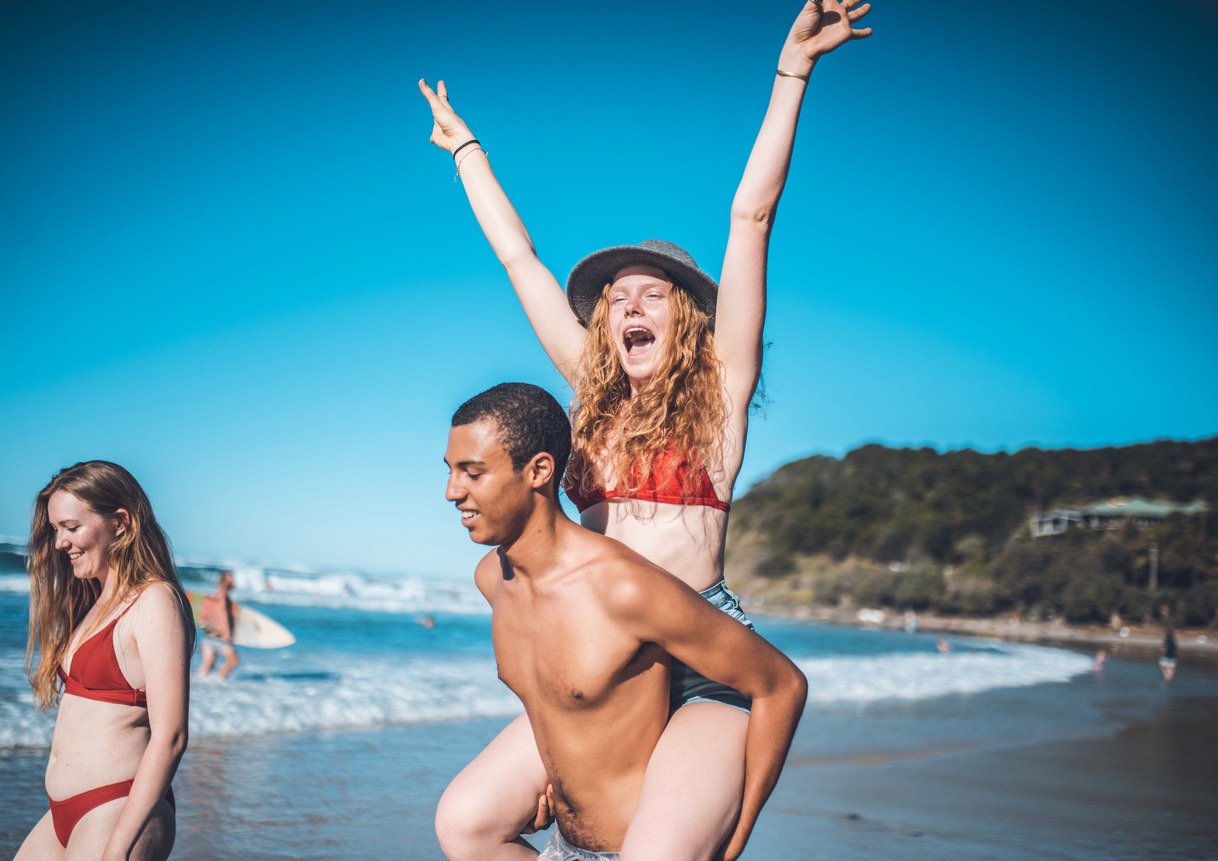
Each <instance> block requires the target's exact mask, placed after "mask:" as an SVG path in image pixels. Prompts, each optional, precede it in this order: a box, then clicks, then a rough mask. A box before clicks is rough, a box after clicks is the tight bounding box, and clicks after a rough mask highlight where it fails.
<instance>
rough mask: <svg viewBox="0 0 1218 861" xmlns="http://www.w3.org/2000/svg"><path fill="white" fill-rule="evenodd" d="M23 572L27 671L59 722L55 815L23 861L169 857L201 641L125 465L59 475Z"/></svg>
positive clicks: (27, 846) (35, 834)
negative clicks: (194, 659)
mask: <svg viewBox="0 0 1218 861" xmlns="http://www.w3.org/2000/svg"><path fill="white" fill-rule="evenodd" d="M26 564H27V568H28V571H29V576H30V630H29V641H28V645H27V647H26V669H27V672H28V674H29V679H30V685H31V687H32V688H33V689H34V698H35V699H36V700H37V701H38V704H39V705H40V706H42V707H43V708H48V709H49V708H51V707H52V706H54V705H55V704H56V703H58V704H59V714H58V715H57V716H56V719H55V733H54V735H53V736H52V739H51V756H50V762H49V764H48V765H47V772H46V791H47V795H48V797H49V799H50V810H49V811H48V812H47V813H46V815H45V816H43V817H42V819H40V820H39V821H38V824H37V825H35V826H34V829H33V830H32V831H31V832H30V833H29V835H28V836H27V837H26V838H25V842H24V843H22V844H21V849H19V850H18V852H17V856H16V859H15V861H48V859H49V861H59V859H63V858H99V857H100V858H102V859H104V861H113V859H127V858H139V859H143V860H144V861H161V859H165V858H168V857H169V853H170V850H172V848H173V842H174V837H175V834H176V818H175V813H174V800H173V791H172V789H171V788H170V782H171V781H172V780H173V775H174V772H176V771H177V768H178V763H179V762H180V761H181V758H182V754H183V753H184V752H185V750H186V735H187V709H188V705H189V699H190V653H191V651H192V650H193V647H194V643H193V640H194V633H195V630H194V622H193V621H192V620H191V613H190V604H189V602H188V601H187V598H186V593H185V592H183V591H182V586H181V583H179V581H178V575H177V571H176V569H175V568H174V564H173V556H172V555H171V553H170V551H169V542H168V540H167V539H166V537H165V533H164V532H162V531H161V527H160V526H159V525H158V524H157V521H156V517H155V516H154V515H153V512H152V505H151V503H149V501H148V497H147V496H146V495H145V494H144V491H143V489H142V488H141V487H140V485H139V483H138V482H137V481H136V480H135V478H134V477H133V476H132V475H131V473H129V472H127V470H125V469H123V468H122V467H121V466H118V465H117V464H113V463H107V462H106V461H97V460H95V461H89V462H87V463H78V464H76V465H75V466H72V467H69V468H68V469H65V470H62V471H61V472H59V473H58V474H57V475H56V476H55V477H54V478H53V479H52V480H51V482H50V483H49V484H48V485H47V486H46V487H44V488H43V489H42V490H41V491H40V492H39V494H38V497H37V499H36V500H35V502H34V517H33V523H32V525H31V527H30V539H29V553H28V557H27V563H26Z"/></svg>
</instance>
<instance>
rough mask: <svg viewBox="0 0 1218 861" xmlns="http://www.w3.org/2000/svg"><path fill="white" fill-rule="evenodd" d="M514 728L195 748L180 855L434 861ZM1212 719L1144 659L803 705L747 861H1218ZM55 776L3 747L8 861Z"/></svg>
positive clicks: (1214, 701) (1190, 685)
mask: <svg viewBox="0 0 1218 861" xmlns="http://www.w3.org/2000/svg"><path fill="white" fill-rule="evenodd" d="M953 630H957V631H958V630H959V627H958V626H956V627H953ZM507 720H508V719H507V718H470V719H464V720H459V721H452V722H440V723H432V724H404V725H402V724H399V725H385V726H381V727H370V728H367V729H353V730H328V731H307V732H299V733H285V734H272V735H263V736H235V737H207V738H200V739H198V740H195V741H192V744H191V746H190V749H189V750H188V752H187V755H186V758H185V759H184V760H183V763H182V767H181V769H180V770H179V773H178V775H177V777H176V778H175V781H174V790H175V794H176V795H177V797H178V805H179V818H178V837H177V845H176V847H175V851H174V853H173V857H174V858H177V859H182V861H191V859H200V861H203V859H212V858H228V857H234V858H235V857H252V858H265V859H283V861H290V859H295V861H329V859H337V858H376V857H395V858H401V859H403V861H442V859H443V855H442V853H441V852H440V849H439V845H438V842H437V841H436V838H435V834H434V831H433V828H432V818H433V815H434V811H435V805H436V802H437V801H438V800H439V797H440V793H441V792H442V791H443V788H444V786H445V785H446V784H447V783H448V781H449V780H450V779H451V778H452V776H453V775H455V774H456V773H457V772H458V771H459V770H460V769H461V768H462V767H463V766H464V765H465V763H467V762H468V761H469V760H470V759H471V758H472V757H473V756H474V755H475V754H476V753H477V752H478V751H479V750H480V749H481V748H482V746H483V745H485V744H486V743H487V742H488V741H489V740H490V739H491V738H492V737H493V736H494V735H495V734H496V733H497V732H498V731H499V729H500V728H501V727H502V726H503V725H504V723H506V721H507ZM1215 722H1218V674H1215V673H1214V672H1212V671H1211V669H1210V668H1209V666H1208V664H1207V662H1200V661H1198V662H1193V661H1188V662H1185V663H1184V665H1183V667H1182V669H1181V672H1180V674H1179V675H1178V676H1177V677H1176V679H1175V681H1174V682H1172V683H1171V684H1167V683H1165V682H1163V681H1162V679H1161V678H1160V676H1159V673H1158V670H1157V668H1155V667H1154V666H1153V665H1152V664H1151V663H1150V662H1149V661H1146V660H1143V659H1142V657H1140V656H1135V655H1125V656H1121V657H1114V659H1113V660H1112V661H1110V662H1109V663H1108V665H1107V668H1106V669H1105V671H1104V672H1102V673H1092V672H1085V673H1082V674H1080V675H1078V676H1076V677H1074V678H1073V679H1071V680H1069V681H1063V682H1051V683H1046V684H1038V685H1032V686H1028V687H1007V688H996V689H992V690H987V691H985V692H982V693H978V694H949V695H945V696H939V697H932V698H928V699H923V700H915V701H904V700H900V699H888V700H882V701H875V702H864V703H851V702H847V703H830V704H816V703H811V704H809V707H808V709H807V711H806V712H805V714H804V717H803V720H802V722H801V724H800V727H799V731H798V733H797V735H796V740H795V743H794V745H793V746H792V750H791V755H790V758H789V760H788V763H787V766H786V769H785V770H784V772H783V776H782V779H781V781H780V782H779V784H778V786H777V788H776V790H775V793H774V795H773V797H772V798H771V800H770V802H769V803H768V804H767V806H766V809H765V810H764V811H763V812H762V815H761V819H760V820H759V823H758V828H757V830H756V832H755V833H754V836H753V838H752V839H751V840H750V843H749V846H748V848H747V849H746V851H745V854H744V856H743V858H742V861H748V859H761V858H790V859H797V858H804V857H808V855H809V848H810V847H816V852H815V854H816V855H818V856H819V855H823V856H824V857H829V858H836V859H840V861H854V859H858V861H863V859H870V858H876V857H889V856H893V857H900V858H901V859H903V861H941V859H943V858H952V857H970V858H986V859H991V861H1047V859H1052V861H1111V859H1113V858H1179V859H1181V861H1183V859H1186V858H1187V859H1190V861H1191V859H1196V858H1218V832H1214V831H1213V829H1212V828H1211V827H1210V818H1211V817H1210V816H1209V814H1208V811H1209V810H1212V809H1213V807H1214V805H1215V804H1218V783H1216V782H1215V781H1214V779H1213V775H1214V774H1215V773H1218V746H1215V745H1213V744H1212V743H1211V736H1212V728H1213V726H1214V725H1215ZM45 764H46V752H45V750H35V749H24V750H9V751H4V752H0V802H3V803H4V805H5V808H6V816H5V817H4V818H3V820H0V857H3V856H4V855H5V852H6V851H9V852H10V853H11V852H12V851H15V850H16V846H17V845H18V844H19V843H20V840H21V839H22V838H23V837H24V834H25V832H26V831H27V830H28V828H29V827H30V826H31V825H32V824H33V822H35V821H36V820H37V818H38V817H39V816H41V815H42V813H44V812H45V809H46V800H45V796H43V795H42V794H41V778H42V775H43V773H44V771H45ZM542 839H544V837H543V838H542Z"/></svg>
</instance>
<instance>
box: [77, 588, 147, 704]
mask: <svg viewBox="0 0 1218 861" xmlns="http://www.w3.org/2000/svg"><path fill="white" fill-rule="evenodd" d="M134 605H135V602H134V601H133V602H132V603H131V604H130V605H128V606H127V610H130V609H131V607H132V606H134ZM127 610H123V612H122V613H119V614H118V615H117V616H115V617H114V621H112V622H111V623H110V624H109V625H107V626H106V627H104V628H102V629H101V630H100V631H98V632H97V633H96V634H94V635H93V636H92V637H90V638H89V639H87V640H85V641H84V642H83V643H81V644H80V645H79V646H77V647H76V653H75V654H74V655H73V656H72V669H71V670H70V671H68V672H67V673H65V672H64V671H63V665H62V664H60V665H59V666H58V667H56V668H55V672H56V673H58V674H59V678H61V679H63V689H64V692H65V693H69V694H72V695H73V696H77V697H83V698H84V699H87V700H97V701H98V702H102V703H115V704H117V705H124V706H147V705H148V695H147V693H146V692H145V691H137V690H135V689H134V688H132V687H131V685H130V684H128V682H127V677H126V676H124V675H123V671H122V670H121V669H119V666H118V656H117V655H116V654H115V653H114V626H115V625H117V624H118V620H119V619H121V618H123V616H124V615H126V613H127Z"/></svg>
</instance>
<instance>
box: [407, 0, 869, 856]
mask: <svg viewBox="0 0 1218 861" xmlns="http://www.w3.org/2000/svg"><path fill="white" fill-rule="evenodd" d="M869 8H870V7H869V4H867V3H863V4H860V5H856V0H845V2H839V0H823V2H821V0H815V2H809V3H807V4H805V5H804V7H803V9H802V11H801V12H800V13H799V15H798V17H797V18H796V20H795V23H794V24H793V26H792V27H791V29H790V31H789V33H788V36H787V38H786V41H785V42H784V44H783V46H782V49H781V52H780V54H779V61H778V69H777V72H776V75H775V78H774V82H773V87H772V90H771V94H770V102H769V107H768V109H767V111H766V115H765V118H764V120H763V122H762V125H761V130H760V132H759V133H758V136H757V140H756V142H755V144H754V146H753V150H752V153H751V155H750V156H749V159H748V162H747V164H746V166H745V170H744V175H743V177H742V179H741V181H740V185H739V187H738V189H737V192H736V196H735V199H734V200H733V202H732V206H731V227H730V233H729V237H728V244H727V249H726V252H725V255H724V260H723V268H722V277H721V279H720V280H721V285H720V284H717V283H716V282H715V281H714V279H712V278H711V277H710V276H709V275H707V274H706V273H705V272H704V271H703V270H702V269H701V268H700V267H699V266H698V265H697V263H696V262H695V261H694V259H693V258H692V257H691V256H690V255H689V254H688V253H686V252H685V251H684V250H683V249H681V248H680V247H678V246H677V245H675V244H673V243H671V242H666V241H659V240H651V241H646V242H641V243H639V244H637V245H622V246H615V247H612V248H607V249H604V250H602V251H598V252H596V253H595V254H592V255H590V256H589V257H587V258H585V259H584V260H583V261H581V262H580V263H579V264H578V265H577V266H576V267H575V269H574V271H573V272H572V273H571V277H570V279H569V280H568V283H567V291H566V295H564V293H563V289H562V287H561V286H560V285H559V283H558V281H557V280H556V279H555V277H554V275H553V274H552V273H551V272H550V270H549V269H548V268H546V266H545V265H544V264H543V263H542V262H541V261H540V260H539V259H538V257H537V254H536V252H535V250H534V248H533V243H532V240H531V239H530V237H529V234H528V231H527V230H526V229H525V227H524V224H523V223H522V221H521V219H520V217H519V216H518V215H517V213H516V211H515V209H514V208H513V206H512V204H511V202H510V201H509V200H508V198H507V195H506V194H505V193H504V191H503V189H502V188H501V186H500V185H499V183H498V181H497V180H496V178H495V176H494V174H493V172H492V171H491V167H490V163H489V162H488V160H487V157H486V153H485V151H484V150H483V148H482V145H481V143H480V142H479V141H478V140H477V138H475V136H474V134H473V132H472V131H471V130H470V127H469V125H468V124H467V123H466V122H465V121H464V120H463V119H462V118H461V117H460V116H458V114H457V113H456V111H455V110H454V109H453V106H452V103H451V102H450V100H449V93H448V89H447V87H446V86H445V83H444V82H443V81H440V82H438V84H437V86H436V89H435V90H434V91H433V90H432V89H431V87H430V86H428V85H427V83H426V82H425V81H420V82H419V89H420V91H421V92H422V94H423V96H424V97H425V98H426V99H427V102H428V105H429V106H430V108H431V113H432V118H433V128H432V133H431V140H432V142H433V143H434V144H436V145H437V146H439V147H440V148H442V149H444V150H445V151H447V152H449V153H451V154H452V156H453V159H454V162H455V164H456V168H457V172H458V174H459V175H460V177H461V179H462V182H463V184H464V188H465V191H466V194H467V196H468V198H469V201H470V205H471V207H472V209H473V211H474V215H475V217H476V218H477V220H478V223H479V225H480V226H481V227H482V230H483V233H484V234H485V235H486V238H487V240H488V241H489V242H490V245H491V247H492V249H493V250H494V252H495V254H496V256H497V257H498V259H499V261H500V263H501V264H502V265H503V266H504V268H505V269H506V270H507V273H508V277H509V279H510V280H511V283H512V286H513V287H514V289H515V290H516V293H517V296H518V297H519V299H520V302H521V304H522V306H523V307H524V310H525V312H526V314H527V316H528V318H529V322H530V323H531V325H532V327H533V330H534V332H535V333H536V334H537V336H538V338H539V340H540V341H541V343H542V345H543V347H544V348H545V350H546V353H547V355H548V356H549V357H550V360H551V361H552V362H553V363H554V365H555V367H556V368H557V369H558V371H559V372H560V373H561V374H562V375H563V377H564V378H565V379H566V380H567V382H568V383H569V384H570V385H571V387H572V389H573V391H574V392H575V401H574V403H573V405H572V419H573V426H574V427H573V434H574V435H573V446H574V448H573V453H572V464H571V469H570V470H569V471H568V479H567V483H566V491H567V495H568V497H569V498H570V499H571V500H572V502H574V503H575V504H576V506H577V507H578V508H579V509H580V516H581V520H582V522H583V524H584V526H586V527H588V528H590V529H592V530H594V531H597V532H601V533H603V534H605V535H608V536H610V537H613V538H616V539H618V540H620V541H622V542H623V543H624V544H625V545H627V546H628V547H630V548H631V549H632V550H634V551H636V552H638V553H640V554H641V555H642V556H644V557H645V558H647V559H648V560H649V561H651V562H652V563H654V564H656V565H659V566H660V567H661V568H664V569H666V570H668V571H670V572H672V573H673V574H674V575H675V576H677V577H679V578H680V579H681V580H683V581H684V582H685V583H686V584H687V585H689V586H691V587H692V588H693V589H694V590H695V591H698V592H701V593H702V595H703V597H704V598H706V599H707V600H709V601H711V602H712V603H713V604H714V605H715V606H716V607H718V608H720V609H721V610H723V611H724V612H726V613H728V614H729V615H731V616H733V617H734V618H736V619H738V620H740V621H741V622H744V623H746V624H747V620H746V619H745V618H744V613H743V612H742V611H741V609H740V606H739V602H738V601H737V599H736V597H735V596H734V595H733V594H732V593H731V592H730V591H729V590H728V589H727V587H726V586H725V585H724V583H723V552H724V541H725V537H726V533H727V519H728V511H729V509H730V503H731V498H732V490H733V487H734V484H735V481H736V476H737V473H738V472H739V469H740V465H741V461H742V458H743V456H744V444H745V436H746V433H747V429H748V416H749V406H750V403H751V402H752V400H753V397H754V395H755V393H756V389H757V384H758V380H759V378H760V371H761V352H762V327H763V323H764V319H765V304H766V261H767V257H768V248H769V238H770V231H771V229H772V226H773V222H774V217H775V211H776V208H777V205H778V201H779V197H780V196H781V193H782V189H783V186H784V184H785V182H786V177H787V171H788V167H789V164H790V160H791V153H792V149H793V145H794V140H795V130H796V126H797V123H798V119H799V113H800V108H801V106H802V103H803V98H804V93H805V89H806V87H807V86H808V82H809V78H810V75H811V73H812V71H813V69H814V67H815V66H816V64H817V62H818V61H819V60H820V59H821V58H822V57H824V56H825V55H826V54H828V53H829V52H831V51H833V50H834V49H836V48H838V47H839V46H841V45H843V44H845V43H846V42H849V41H852V40H856V39H861V38H864V37H866V36H869V35H870V34H871V30H870V28H855V26H854V25H855V24H856V23H857V22H858V21H859V19H861V18H862V17H863V16H864V15H866V14H867V12H868V11H869ZM671 684H672V690H671V706H672V709H673V713H672V716H671V719H670V720H669V723H668V725H667V728H666V729H665V730H664V733H663V735H662V736H661V737H660V739H659V742H658V744H657V745H656V747H655V750H654V752H653V753H652V756H651V760H650V764H649V765H648V768H647V774H646V781H645V783H644V786H643V789H642V793H641V795H640V797H639V802H638V806H637V809H636V812H635V814H634V817H633V820H632V822H631V825H630V828H629V831H628V833H627V834H626V837H625V840H624V842H623V845H622V856H623V857H624V858H627V859H631V858H664V859H666V861H672V859H688V861H703V859H707V858H710V857H712V856H715V855H717V854H718V853H724V852H725V853H726V856H727V857H728V858H733V857H735V856H736V855H738V854H739V852H740V851H741V849H742V848H743V846H744V842H745V841H746V840H747V838H748V834H749V832H750V831H751V830H752V827H753V824H754V823H755V821H756V818H757V815H758V813H759V811H760V808H761V801H762V793H761V791H760V786H759V785H757V784H756V783H755V782H753V781H751V780H749V779H748V777H747V775H746V770H745V762H744V757H745V736H746V729H747V725H748V714H747V709H748V701H747V698H746V697H743V696H742V695H741V694H740V693H739V692H738V691H734V690H732V689H730V688H726V687H724V686H723V685H718V684H715V683H713V682H710V681H709V680H707V679H705V678H703V677H701V676H699V675H698V674H696V673H694V672H692V671H690V670H689V669H688V668H685V667H681V666H679V665H676V666H674V668H673V671H672V679H671ZM544 790H545V772H544V769H543V768H542V767H541V763H540V760H539V758H538V754H537V750H536V745H535V743H534V739H533V733H532V730H531V728H530V726H529V722H528V718H527V717H521V718H519V719H517V720H516V721H514V722H513V723H512V724H510V725H509V726H508V727H507V728H506V729H505V730H504V731H503V732H502V733H501V734H500V735H499V736H498V737H497V738H496V739H495V740H494V741H493V742H492V743H491V744H490V745H489V746H488V747H487V749H486V750H485V751H483V753H482V754H480V755H479V756H478V758H477V759H475V760H474V762H472V763H471V764H470V765H469V766H468V767H467V768H466V769H465V770H464V771H463V772H462V773H461V774H460V775H458V776H457V778H455V779H454V780H453V782H452V783H451V784H450V786H449V788H448V789H447V790H446V792H445V793H444V796H443V797H442V799H441V801H440V805H439V807H438V810H437V814H436V830H437V834H438V836H439V838H440V842H441V846H442V848H443V849H444V851H445V853H446V854H447V855H448V856H449V858H451V859H454V861H463V859H478V861H486V859H513V858H528V857H530V855H531V854H532V849H531V848H530V847H528V846H527V844H525V843H524V842H523V841H521V840H518V839H517V838H518V835H519V834H520V833H521V832H522V831H523V830H525V829H527V828H529V827H530V825H531V823H533V822H534V820H535V818H536V814H537V812H538V799H539V798H541V797H543V793H544Z"/></svg>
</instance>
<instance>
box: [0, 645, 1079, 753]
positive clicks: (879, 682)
mask: <svg viewBox="0 0 1218 861" xmlns="http://www.w3.org/2000/svg"><path fill="white" fill-rule="evenodd" d="M242 656H243V660H244V663H243V664H242V666H241V667H240V668H239V670H238V672H237V673H236V674H235V675H234V677H233V678H232V679H230V680H229V681H227V682H221V681H219V680H218V679H217V678H216V677H215V676H214V674H213V676H212V677H210V678H208V679H204V680H202V681H199V680H195V681H193V682H192V685H191V704H190V705H191V708H190V732H191V735H192V736H193V737H205V736H233V735H251V734H255V735H256V734H266V733H279V732H300V731H313V730H325V729H353V728H364V727H374V726H381V725H385V724H409V723H425V722H432V721H450V720H462V719H465V718H472V717H510V716H512V715H515V714H518V713H519V712H520V703H519V701H518V700H517V699H516V697H515V696H513V695H512V693H511V692H510V691H509V690H508V689H507V688H506V687H504V686H503V684H502V683H500V682H499V680H498V678H497V676H496V671H495V662H494V659H493V658H492V657H491V656H490V654H489V644H488V649H487V654H486V655H485V656H477V655H475V656H459V657H458V656H430V655H423V654H419V653H415V654H403V655H402V656H401V657H400V658H397V657H394V658H391V657H377V658H368V657H365V658H364V659H362V660H360V661H352V660H351V656H350V655H343V654H339V653H332V654H313V655H301V654H299V653H298V652H296V651H295V650H286V651H282V652H262V653H258V652H253V651H251V650H246V651H243V652H242ZM795 660H796V663H797V664H798V665H799V667H800V668H801V669H802V670H803V671H804V672H805V673H806V674H807V676H808V683H809V701H810V702H811V703H813V704H821V705H823V704H833V703H863V702H873V701H878V700H886V699H896V700H919V699H929V698H932V697H940V696H945V695H949V694H975V693H980V692H982V691H987V690H992V689H995V688H1006V687H1021V686H1027V685H1037V684H1045V683H1050V682H1064V681H1067V680H1069V679H1071V678H1073V677H1075V676H1077V675H1080V674H1083V673H1086V672H1088V671H1089V669H1090V667H1091V660H1090V658H1088V657H1086V656H1085V655H1079V654H1076V653H1074V652H1068V651H1065V650H1061V649H1053V648H1047V647H1041V646H1032V645H1023V644H1019V645H1011V644H1002V645H1001V646H1000V647H992V646H986V647H985V648H984V649H982V650H978V651H969V650H968V647H967V645H966V644H962V643H958V644H957V649H956V650H955V651H953V652H952V653H950V654H946V655H944V654H939V653H937V652H927V653H925V654H886V655H881V656H876V657H835V658H796V659H795ZM0 678H2V679H3V680H4V682H3V685H2V686H0V748H5V747H14V746H19V745H21V746H46V745H49V744H50V740H51V730H52V727H53V724H54V713H53V712H52V713H50V714H47V713H43V712H40V711H39V710H38V709H37V708H36V707H35V706H34V701H33V697H32V695H31V694H30V691H29V688H28V686H27V685H26V684H25V674H24V668H23V665H22V663H21V656H20V655H18V654H16V653H10V654H9V655H8V656H6V657H4V658H0Z"/></svg>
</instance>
